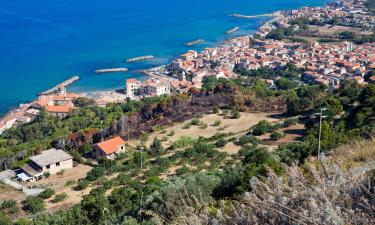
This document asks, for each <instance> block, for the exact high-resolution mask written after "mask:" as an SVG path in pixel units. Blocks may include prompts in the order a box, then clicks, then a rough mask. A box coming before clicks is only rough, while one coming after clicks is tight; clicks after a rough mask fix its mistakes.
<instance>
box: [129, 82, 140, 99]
mask: <svg viewBox="0 0 375 225" xmlns="http://www.w3.org/2000/svg"><path fill="white" fill-rule="evenodd" d="M125 86H126V87H125V89H126V96H127V97H129V98H131V97H133V96H134V95H135V94H136V93H137V92H138V89H139V88H140V86H141V82H140V81H138V80H137V79H135V78H131V79H127V80H126V84H125Z"/></svg>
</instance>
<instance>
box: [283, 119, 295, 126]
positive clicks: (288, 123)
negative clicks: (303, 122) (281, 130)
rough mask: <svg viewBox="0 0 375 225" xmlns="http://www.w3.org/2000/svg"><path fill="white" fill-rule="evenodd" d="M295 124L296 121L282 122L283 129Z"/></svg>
mask: <svg viewBox="0 0 375 225" xmlns="http://www.w3.org/2000/svg"><path fill="white" fill-rule="evenodd" d="M296 124H297V119H294V118H289V119H287V120H285V121H284V123H283V127H290V126H293V125H296Z"/></svg>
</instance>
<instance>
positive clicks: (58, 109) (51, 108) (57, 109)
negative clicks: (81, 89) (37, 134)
mask: <svg viewBox="0 0 375 225" xmlns="http://www.w3.org/2000/svg"><path fill="white" fill-rule="evenodd" d="M45 108H46V110H47V112H51V113H68V112H69V111H70V110H71V109H72V107H71V106H69V105H46V106H45Z"/></svg>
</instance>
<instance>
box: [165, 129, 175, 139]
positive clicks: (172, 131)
mask: <svg viewBox="0 0 375 225" xmlns="http://www.w3.org/2000/svg"><path fill="white" fill-rule="evenodd" d="M175 133H176V132H175V131H174V130H171V132H169V133H168V134H167V135H168V136H170V137H172V136H173V135H175Z"/></svg>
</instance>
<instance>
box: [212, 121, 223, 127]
mask: <svg viewBox="0 0 375 225" xmlns="http://www.w3.org/2000/svg"><path fill="white" fill-rule="evenodd" d="M220 125H221V120H216V121H215V122H214V124H212V126H214V127H218V126H220Z"/></svg>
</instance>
